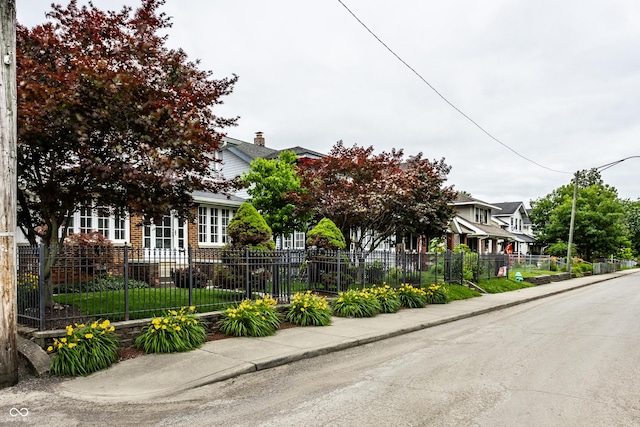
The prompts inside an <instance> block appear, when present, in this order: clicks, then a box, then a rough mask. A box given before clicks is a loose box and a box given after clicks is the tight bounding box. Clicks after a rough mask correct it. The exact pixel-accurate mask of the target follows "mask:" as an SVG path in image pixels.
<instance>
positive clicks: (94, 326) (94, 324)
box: [91, 320, 98, 329]
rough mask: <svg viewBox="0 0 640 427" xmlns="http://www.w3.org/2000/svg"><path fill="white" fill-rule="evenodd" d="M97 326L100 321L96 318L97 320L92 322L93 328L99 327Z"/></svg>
mask: <svg viewBox="0 0 640 427" xmlns="http://www.w3.org/2000/svg"><path fill="white" fill-rule="evenodd" d="M97 327H98V321H97V320H96V321H95V322H93V323H92V324H91V329H95V328H97Z"/></svg>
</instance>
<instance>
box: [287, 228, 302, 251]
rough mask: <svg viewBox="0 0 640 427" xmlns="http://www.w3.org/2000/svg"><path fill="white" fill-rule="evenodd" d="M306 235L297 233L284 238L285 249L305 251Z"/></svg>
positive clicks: (300, 232)
mask: <svg viewBox="0 0 640 427" xmlns="http://www.w3.org/2000/svg"><path fill="white" fill-rule="evenodd" d="M304 242H305V234H304V233H303V232H302V231H296V232H295V233H293V234H290V235H289V236H287V237H285V238H284V242H283V244H282V248H283V249H304Z"/></svg>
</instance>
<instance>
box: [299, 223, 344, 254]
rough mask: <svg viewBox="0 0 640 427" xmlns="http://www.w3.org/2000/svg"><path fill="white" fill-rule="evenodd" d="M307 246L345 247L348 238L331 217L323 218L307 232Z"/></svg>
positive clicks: (321, 247)
mask: <svg viewBox="0 0 640 427" xmlns="http://www.w3.org/2000/svg"><path fill="white" fill-rule="evenodd" d="M306 243H307V246H315V247H317V248H318V249H330V250H335V249H344V248H346V247H347V243H346V240H345V238H344V235H343V234H342V232H341V231H340V229H339V228H338V227H337V226H336V224H335V223H334V222H333V221H331V220H330V219H329V218H322V219H321V220H320V222H318V224H317V225H316V226H315V227H313V229H311V230H310V231H309V232H308V233H307V241H306Z"/></svg>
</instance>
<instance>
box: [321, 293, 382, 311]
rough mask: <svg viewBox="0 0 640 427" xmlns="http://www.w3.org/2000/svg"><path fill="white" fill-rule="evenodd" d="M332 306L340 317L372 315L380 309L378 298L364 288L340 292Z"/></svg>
mask: <svg viewBox="0 0 640 427" xmlns="http://www.w3.org/2000/svg"><path fill="white" fill-rule="evenodd" d="M332 308H333V313H334V314H335V315H336V316H340V317H373V316H375V315H376V314H378V313H380V312H381V311H382V306H381V305H380V302H379V301H378V298H376V296H375V295H374V294H372V293H371V292H369V291H367V290H366V289H363V290H355V289H353V290H349V291H346V292H340V293H339V294H338V298H337V299H336V300H335V301H334V302H333V304H332Z"/></svg>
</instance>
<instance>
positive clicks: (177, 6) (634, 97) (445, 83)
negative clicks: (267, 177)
mask: <svg viewBox="0 0 640 427" xmlns="http://www.w3.org/2000/svg"><path fill="white" fill-rule="evenodd" d="M60 2H62V3H63V4H65V5H66V4H67V3H66V0H64V1H62V0H60V1H58V3H60ZM16 3H17V15H18V22H19V23H21V24H23V25H26V26H28V27H33V26H35V25H38V24H41V23H43V22H44V21H45V19H46V18H45V13H46V12H47V11H48V10H50V3H51V2H50V1H42V0H17V2H16ZM79 3H80V4H86V2H85V1H83V0H80V1H79ZM93 3H94V5H96V6H97V7H98V8H100V9H105V10H106V9H111V10H114V9H115V10H120V9H121V8H122V6H123V5H125V4H127V5H131V6H133V7H136V6H138V5H139V4H140V1H139V0H138V1H133V0H110V1H108V0H94V2H93ZM345 6H346V7H347V8H348V9H349V10H351V12H353V14H355V15H356V16H357V17H358V19H360V21H362V23H364V24H365V25H366V27H367V28H368V29H369V30H370V31H371V32H369V31H368V30H367V29H366V28H365V27H364V26H363V25H362V24H361V23H360V22H358V21H357V20H356V19H355V18H354V16H353V15H352V14H351V13H350V12H349V10H347V8H346V7H345ZM161 11H163V12H165V13H166V14H167V15H168V16H170V17H172V22H173V27H172V28H171V29H170V30H169V32H168V41H167V45H168V47H170V48H182V49H183V50H184V51H185V52H186V53H187V54H188V55H189V58H190V59H194V60H195V59H199V60H200V61H201V63H200V67H201V68H202V69H207V70H211V71H213V75H214V78H223V77H229V76H231V75H232V74H236V75H238V76H239V80H238V82H237V84H236V86H235V88H234V90H233V93H232V94H231V95H229V96H227V97H225V98H224V99H223V101H224V105H221V106H219V107H216V109H215V111H216V112H217V114H219V115H220V116H222V117H236V116H237V117H239V120H238V126H236V127H233V128H227V129H225V132H226V134H227V135H228V136H229V137H232V138H236V139H240V140H243V141H253V138H254V136H255V133H256V132H258V131H261V132H263V134H264V137H265V140H266V145H267V146H268V147H271V148H274V149H285V148H290V147H294V146H302V147H305V148H308V149H311V150H315V151H319V152H321V153H328V152H329V151H330V150H331V147H333V145H334V144H335V143H336V142H337V141H338V140H342V141H343V142H344V145H345V146H348V147H349V146H353V145H358V146H364V147H369V146H373V148H374V150H375V152H382V151H387V152H388V151H391V149H402V150H403V151H404V154H405V155H406V156H410V155H416V154H418V153H420V152H421V153H423V155H424V157H426V158H429V159H433V160H439V159H441V158H444V159H445V162H446V163H447V164H448V165H449V166H451V171H450V173H449V175H448V179H447V184H448V185H453V186H454V188H455V189H456V190H459V191H466V192H468V193H470V194H471V195H472V196H473V197H475V198H478V199H481V200H484V201H486V202H489V203H499V202H506V201H522V202H524V203H525V205H527V206H528V205H529V203H530V201H531V200H535V199H538V198H541V197H544V196H546V195H547V194H549V193H550V192H552V191H553V190H554V189H555V188H557V187H559V186H561V185H565V184H568V183H569V182H570V180H571V178H572V175H573V174H574V173H575V172H576V171H577V170H582V169H589V168H593V167H598V166H601V165H605V164H608V163H610V162H613V161H616V160H619V159H623V158H626V157H630V156H640V25H638V22H640V2H638V1H636V0H580V1H578V0H563V1H557V0H553V1H551V0H538V1H535V2H532V1H525V0H483V1H476V0H457V1H444V0H440V1H435V0H395V1H393V2H390V1H382V0H342V3H341V2H340V1H338V0H323V1H320V0H306V1H299V0H298V1H295V0H270V1H264V0H166V3H165V5H164V6H162V8H161ZM371 33H373V34H375V36H377V38H378V39H379V40H378V39H376V38H375V37H374V36H373V35H372V34H371ZM383 43H384V44H383ZM385 45H386V46H387V47H388V48H389V49H390V50H391V51H393V53H392V52H390V50H389V49H387V47H385ZM398 57H399V58H401V60H402V61H404V63H403V62H401V61H400V60H399V59H398ZM409 67H410V68H409ZM434 89H435V90H434ZM436 91H437V92H436ZM443 98H444V99H443ZM452 105H453V106H454V107H455V108H454V107H452ZM460 111H461V112H462V113H464V115H463V114H461V113H460ZM465 116H466V117H465ZM474 123H475V124H474ZM480 128H482V129H484V131H483V130H482V129H480ZM487 133H488V134H490V135H491V136H493V137H494V138H495V139H497V140H498V141H499V142H497V141H495V140H494V139H492V138H491V137H490V136H489V135H487ZM638 171H640V158H632V159H629V160H626V161H624V162H622V163H620V164H618V165H616V166H614V167H611V168H609V169H606V170H604V171H603V172H602V177H603V180H604V182H605V183H606V184H609V185H611V186H613V187H615V188H616V189H617V190H618V194H619V196H620V197H621V198H625V199H627V198H628V199H632V200H638V199H639V198H640V185H639V184H640V173H639V172H638Z"/></svg>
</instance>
